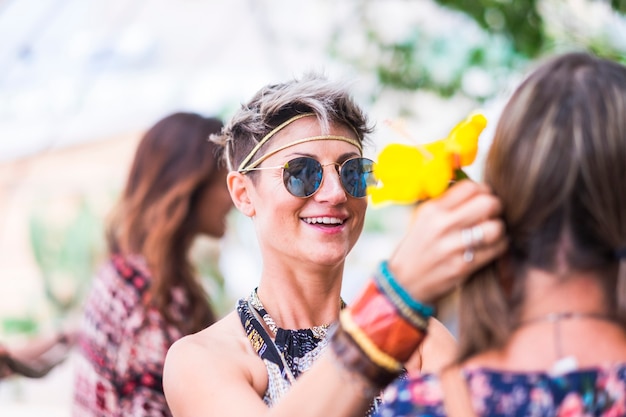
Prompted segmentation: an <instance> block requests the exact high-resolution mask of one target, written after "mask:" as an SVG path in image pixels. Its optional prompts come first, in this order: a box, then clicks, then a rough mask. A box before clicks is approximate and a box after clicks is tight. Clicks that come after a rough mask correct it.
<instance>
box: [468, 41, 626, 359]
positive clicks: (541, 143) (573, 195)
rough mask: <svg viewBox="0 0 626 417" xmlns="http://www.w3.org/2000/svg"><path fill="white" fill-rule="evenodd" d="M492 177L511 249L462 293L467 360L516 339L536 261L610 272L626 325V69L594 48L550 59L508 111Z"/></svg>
mask: <svg viewBox="0 0 626 417" xmlns="http://www.w3.org/2000/svg"><path fill="white" fill-rule="evenodd" d="M485 181H486V183H488V184H489V185H490V186H491V187H492V189H493V191H494V193H495V194H496V195H497V196H498V197H499V198H500V199H501V201H502V204H503V210H504V211H503V217H504V221H505V224H506V227H507V233H508V236H509V239H510V249H509V252H508V254H507V255H506V257H505V259H501V260H499V261H498V262H499V263H500V265H498V263H494V264H492V265H489V266H487V267H486V268H484V269H482V270H481V271H478V272H477V273H476V274H475V275H474V276H473V277H471V278H470V279H469V280H468V281H467V283H466V284H465V285H464V287H463V289H462V291H461V311H460V326H459V327H460V360H463V359H466V358H468V357H469V356H472V355H473V354H475V353H477V352H480V351H483V350H486V349H488V348H493V347H497V346H500V345H501V344H502V343H503V342H504V341H505V340H506V338H507V337H508V335H509V332H510V329H511V326H512V325H514V324H515V323H516V322H517V320H518V317H517V315H518V313H519V309H520V306H521V303H522V302H523V300H524V293H523V291H522V289H523V286H524V285H523V283H524V277H525V272H526V271H527V270H528V269H529V268H537V269H541V270H544V271H548V272H551V273H557V274H559V276H561V277H563V278H562V279H567V273H568V272H571V271H590V270H592V271H599V272H601V273H602V276H603V277H605V278H604V282H603V285H604V287H605V294H606V299H607V305H608V306H609V308H610V309H611V312H612V313H613V314H614V315H615V316H617V317H618V318H619V319H620V320H621V321H622V323H624V325H625V326H626V261H624V260H622V261H621V263H620V262H619V259H618V257H617V256H616V252H617V251H618V250H620V249H623V248H625V247H626V68H625V67H623V66H621V65H619V64H617V63H615V62H611V61H608V60H604V59H600V58H597V57H594V56H592V55H589V54H586V53H570V54H566V55H562V56H559V57H556V58H553V59H551V60H549V61H547V62H546V63H544V64H543V65H541V66H540V67H539V68H538V69H537V70H536V71H534V72H533V73H532V74H531V75H530V76H529V77H528V78H527V79H526V80H525V81H524V82H523V83H522V84H521V86H520V87H519V88H518V89H517V90H516V91H515V93H514V94H513V96H512V98H511V99H510V100H509V102H508V104H507V105H506V107H505V109H504V111H503V113H502V116H501V118H500V120H499V123H498V126H497V128H496V132H495V137H494V140H493V145H492V147H491V149H490V151H489V155H488V158H487V161H486V165H485ZM502 263H506V266H507V268H506V269H505V271H509V272H508V273H505V274H503V273H501V272H502V269H500V270H499V271H498V270H497V269H498V266H502ZM618 265H619V268H618Z"/></svg>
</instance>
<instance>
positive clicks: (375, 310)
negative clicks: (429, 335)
mask: <svg viewBox="0 0 626 417" xmlns="http://www.w3.org/2000/svg"><path fill="white" fill-rule="evenodd" d="M350 312H351V316H352V319H353V322H354V323H355V324H356V325H357V326H358V327H359V328H360V329H361V330H362V331H363V332H364V333H365V334H366V335H367V337H368V338H369V339H370V340H371V341H372V342H373V343H374V345H376V346H377V347H378V348H379V349H380V350H381V351H383V352H385V353H387V354H388V355H390V356H392V357H393V358H395V359H397V360H398V361H400V362H403V363H404V362H406V361H407V360H409V358H410V357H411V355H412V354H413V352H414V351H415V349H417V347H418V346H419V345H420V344H421V343H422V341H423V340H424V338H425V337H426V331H425V329H418V328H416V327H415V326H413V325H412V324H411V323H410V322H408V321H407V320H406V319H405V318H404V317H402V315H400V314H399V313H398V311H397V310H396V307H395V306H394V304H393V303H392V302H391V301H390V300H389V299H388V298H387V296H385V294H383V293H381V291H380V290H379V288H378V286H377V285H376V283H375V282H374V281H373V280H370V281H369V282H368V284H367V286H366V287H365V290H364V291H363V293H362V294H361V296H360V297H358V298H357V299H356V301H355V303H354V304H353V305H352V306H351V307H350Z"/></svg>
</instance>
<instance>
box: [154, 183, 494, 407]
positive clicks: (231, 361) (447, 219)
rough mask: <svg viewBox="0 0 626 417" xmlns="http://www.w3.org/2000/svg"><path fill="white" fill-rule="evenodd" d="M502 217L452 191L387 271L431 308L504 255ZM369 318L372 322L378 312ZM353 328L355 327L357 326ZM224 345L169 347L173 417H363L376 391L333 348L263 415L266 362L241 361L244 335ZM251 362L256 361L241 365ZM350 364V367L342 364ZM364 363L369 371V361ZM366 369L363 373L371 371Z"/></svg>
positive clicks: (482, 196)
mask: <svg viewBox="0 0 626 417" xmlns="http://www.w3.org/2000/svg"><path fill="white" fill-rule="evenodd" d="M499 213H500V205H499V203H498V201H497V200H496V199H495V198H494V197H493V196H492V195H491V194H490V193H489V190H488V189H487V188H486V187H485V186H482V185H479V184H475V183H472V182H469V181H462V182H460V183H458V184H456V185H454V186H453V187H452V188H451V189H450V190H448V191H447V192H446V193H445V194H444V195H443V196H441V197H439V198H437V199H434V200H432V201H428V202H425V203H423V204H422V206H421V207H420V208H419V209H418V210H417V213H416V216H415V220H414V222H413V224H412V225H411V227H410V229H409V231H408V233H407V234H406V236H405V238H404V239H403V240H402V242H401V243H400V245H399V246H398V248H397V249H396V251H395V252H394V254H393V256H392V258H391V259H390V261H389V271H390V272H391V273H392V274H394V275H395V278H396V279H397V282H398V283H399V284H400V285H401V286H402V287H403V288H404V289H405V290H406V291H407V292H408V294H409V295H410V296H411V297H413V298H414V299H416V300H419V301H420V302H423V303H434V302H436V301H437V299H438V298H439V297H440V296H442V295H444V294H445V293H446V292H448V291H450V290H451V289H452V288H454V287H455V286H456V285H458V284H459V283H460V282H462V281H463V279H465V277H467V276H468V274H470V273H471V272H473V271H475V270H476V269H478V268H480V267H481V266H483V265H484V264H486V263H487V262H489V261H491V260H492V259H494V258H495V257H496V256H498V255H499V254H501V253H502V252H503V251H504V250H505V248H506V241H505V239H504V235H503V231H504V228H503V226H502V223H501V221H499V220H498V219H497V216H498V215H499ZM476 225H480V227H481V228H482V231H483V236H482V239H481V242H476V244H475V247H473V248H472V250H473V255H474V256H473V258H472V259H471V260H470V261H467V260H464V253H465V252H466V250H467V249H468V248H467V242H465V241H464V239H463V238H462V230H463V229H467V228H472V227H474V226H476ZM354 304H355V305H356V304H358V300H357V302H355V303H354ZM371 318H372V320H374V321H375V320H377V318H376V312H374V314H373V316H372V317H371ZM353 319H354V317H353ZM354 322H356V324H357V325H358V324H359V323H358V320H354ZM379 323H383V321H381V322H379ZM405 326H406V325H405ZM352 330H354V329H352ZM360 330H362V332H363V333H364V334H365V335H366V338H367V336H369V335H370V333H369V332H371V331H372V329H371V328H366V327H361V328H360ZM383 333H384V332H383ZM434 333H435V332H434ZM203 334H204V336H201V335H203ZM379 334H380V332H379ZM202 337H204V339H202ZM229 339H237V338H236V337H229V335H227V334H224V333H223V332H222V333H220V328H219V327H216V326H213V327H211V328H209V329H207V330H205V331H203V332H201V333H199V334H197V335H193V336H188V337H186V338H183V339H181V340H180V341H178V342H176V343H175V344H174V345H173V346H172V348H171V349H170V351H169V352H168V356H167V360H166V364H165V375H164V376H165V384H164V386H165V393H166V397H167V400H168V404H169V405H170V408H171V410H172V412H173V414H174V416H176V417H191V416H198V415H224V416H225V415H229V416H243V415H261V416H294V415H298V416H302V417H307V416H311V417H313V416H315V417H319V416H326V415H328V416H330V415H332V416H334V417H346V416H362V415H364V413H365V410H366V409H367V407H368V405H369V404H370V403H371V401H372V399H373V397H374V396H375V395H376V394H377V392H378V389H379V388H380V387H379V386H376V385H375V383H374V382H372V381H370V380H369V379H368V378H367V377H365V376H364V375H363V373H362V372H361V371H362V370H363V369H365V368H363V366H362V365H363V363H365V362H367V360H365V361H361V362H359V360H360V359H359V358H356V359H355V355H356V356H358V348H355V346H356V345H354V346H349V348H350V349H352V350H351V351H350V352H348V353H349V355H347V354H345V351H344V354H341V353H336V349H335V348H334V347H335V346H336V345H333V346H331V348H330V349H327V352H326V353H325V354H324V356H323V357H322V358H320V359H319V360H318V361H317V362H316V363H315V365H313V366H312V368H311V369H310V370H309V371H307V372H306V373H305V374H304V375H302V376H301V377H300V378H299V379H298V381H297V382H296V383H295V384H294V386H293V387H292V388H291V389H290V391H289V392H288V393H286V394H285V395H284V397H282V399H281V401H279V402H278V403H277V404H276V405H275V406H274V407H272V408H267V407H266V406H265V405H264V403H263V402H262V400H261V396H262V395H263V392H264V390H265V387H266V385H263V384H264V383H265V384H266V383H267V382H266V378H267V377H266V376H265V381H259V380H258V378H259V377H258V376H255V375H264V374H265V372H264V371H263V370H261V371H260V372H258V373H257V372H255V368H256V369H258V367H259V366H264V365H263V363H262V362H260V360H259V359H258V357H256V355H247V354H245V352H246V349H250V343H249V341H248V340H247V338H246V337H245V334H244V333H243V331H241V337H240V338H239V341H238V343H237V344H228V343H226V342H224V341H225V340H229ZM361 339H362V338H361ZM344 340H345V338H344ZM361 342H363V340H361ZM370 342H371V341H370ZM331 343H334V342H331ZM343 347H344V348H345V347H346V344H345V343H344V345H343ZM350 349H348V350H350ZM355 349H356V350H355ZM378 349H379V350H381V348H380V347H379V348H378ZM405 351H406V349H405ZM355 352H357V353H355ZM425 354H428V353H427V351H426V350H425ZM350 355H352V356H351V357H350V358H349V356H350ZM361 356H363V357H365V356H367V355H365V356H364V355H363V354H362V355H361ZM383 356H384V354H383ZM251 357H255V359H254V360H252V359H245V358H251ZM242 358H244V359H242ZM351 359H354V360H352V362H351V363H347V361H349V360H351ZM369 359H370V365H371V363H372V361H371V359H372V358H369ZM378 359H380V355H379V358H378ZM370 365H367V364H366V365H364V366H365V367H366V368H367V369H368V370H369V371H371V370H372V368H371V366H370ZM368 367H369V368H368ZM379 376H380V375H379ZM255 378H256V379H255ZM378 379H379V381H380V380H385V381H386V380H387V379H388V378H387V376H382V377H381V378H378Z"/></svg>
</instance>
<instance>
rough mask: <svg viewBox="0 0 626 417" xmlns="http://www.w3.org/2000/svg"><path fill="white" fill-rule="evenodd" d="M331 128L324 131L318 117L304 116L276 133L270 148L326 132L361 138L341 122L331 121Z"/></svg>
mask: <svg viewBox="0 0 626 417" xmlns="http://www.w3.org/2000/svg"><path fill="white" fill-rule="evenodd" d="M329 128H330V131H329V132H322V126H321V124H320V123H319V121H318V120H317V118H316V117H304V118H302V119H299V120H296V121H295V122H293V123H291V124H289V125H288V126H285V127H284V128H283V129H282V130H281V131H280V132H278V133H276V134H275V135H274V138H272V140H271V141H270V142H274V146H271V145H270V148H275V147H278V146H282V145H286V144H287V143H289V142H293V141H296V140H298V139H303V138H306V137H310V136H318V135H325V134H330V135H339V136H346V137H348V138H353V139H356V140H359V138H357V137H356V134H355V133H354V131H353V130H352V129H350V128H349V127H348V126H345V125H343V124H341V123H330V125H329Z"/></svg>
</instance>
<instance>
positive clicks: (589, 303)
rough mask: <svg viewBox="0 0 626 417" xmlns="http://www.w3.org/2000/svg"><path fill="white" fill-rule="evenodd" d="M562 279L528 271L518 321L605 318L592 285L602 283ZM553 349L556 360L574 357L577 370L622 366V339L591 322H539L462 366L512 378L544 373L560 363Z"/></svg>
mask: <svg viewBox="0 0 626 417" xmlns="http://www.w3.org/2000/svg"><path fill="white" fill-rule="evenodd" d="M568 275H569V276H568V278H567V280H563V279H562V277H559V276H558V275H556V274H549V273H547V272H543V271H539V270H531V271H530V272H529V274H528V277H527V284H526V294H527V301H526V302H525V303H524V305H523V307H522V309H523V313H522V317H523V318H522V321H524V320H531V319H534V318H538V317H544V316H545V315H546V314H548V313H554V312H560V311H562V312H570V311H576V312H590V313H601V314H603V313H604V314H606V309H607V305H608V304H607V302H606V301H605V300H604V297H603V289H602V288H601V287H600V286H599V285H598V283H599V282H602V280H599V279H597V278H593V277H592V276H590V275H586V274H581V273H576V274H568ZM557 325H558V326H559V329H558V333H556V334H555V330H556V329H555V326H557ZM557 338H558V340H557ZM557 343H558V345H557ZM559 349H561V352H560V356H561V357H567V356H570V355H572V356H574V357H576V360H577V362H578V365H579V367H580V368H582V369H584V368H591V367H598V366H606V365H607V364H611V363H622V362H626V333H625V332H624V331H623V329H622V328H621V327H620V326H619V325H618V324H616V323H613V322H610V321H604V320H598V319H595V318H584V317H582V318H573V319H564V320H560V321H559V322H558V324H557V323H553V322H550V321H547V320H539V321H535V322H533V323H531V324H526V325H524V326H521V327H519V328H518V329H517V330H515V331H514V332H513V333H512V334H511V337H510V338H509V340H508V342H507V343H506V345H505V346H503V347H502V348H501V349H493V350H490V351H487V352H483V353H481V354H479V355H477V356H475V357H473V358H471V359H470V360H469V361H468V362H467V364H466V365H467V366H468V367H482V368H491V369H500V370H508V371H513V372H536V371H539V372H548V371H550V370H551V368H552V366H553V365H554V363H555V361H557V360H558V359H560V358H559V357H558V356H559V355H558V350H559ZM529 352H532V354H529ZM598 358H601V360H599V359H598Z"/></svg>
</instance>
